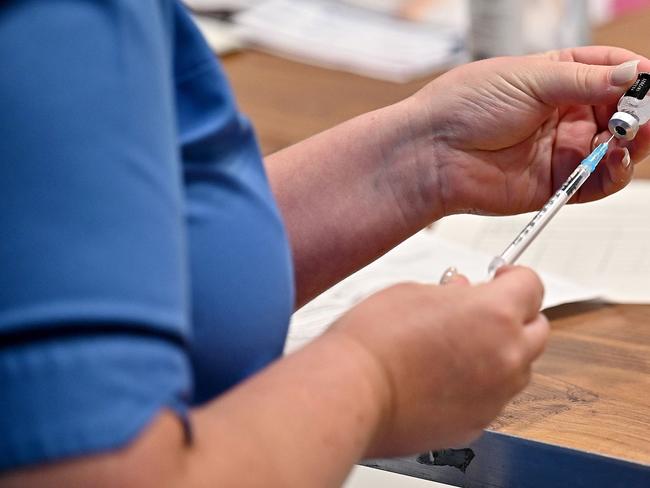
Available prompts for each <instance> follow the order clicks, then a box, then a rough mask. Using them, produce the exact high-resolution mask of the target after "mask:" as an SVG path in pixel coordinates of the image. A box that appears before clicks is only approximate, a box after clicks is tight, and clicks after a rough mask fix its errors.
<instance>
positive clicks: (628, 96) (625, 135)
mask: <svg viewBox="0 0 650 488" xmlns="http://www.w3.org/2000/svg"><path fill="white" fill-rule="evenodd" d="M649 94H650V73H641V74H639V76H638V78H637V81H636V83H634V85H633V86H632V87H631V88H630V89H629V90H628V91H627V92H626V93H625V95H624V96H623V97H622V98H621V100H620V101H619V104H618V109H619V111H618V112H616V113H615V114H614V115H613V116H612V118H611V119H610V121H609V130H610V131H611V133H612V137H610V138H609V140H608V141H607V142H604V143H602V144H600V145H599V146H597V147H596V149H594V150H593V151H592V153H591V154H590V155H589V156H587V157H586V158H585V159H584V161H582V163H580V164H579V165H578V167H577V168H576V169H575V171H574V172H573V173H572V174H571V176H569V178H568V179H567V180H566V181H565V182H564V184H563V185H562V186H561V187H560V189H559V190H558V191H557V192H556V193H555V195H553V196H552V197H551V199H550V200H549V201H548V202H546V205H544V207H542V209H541V210H540V211H539V212H538V213H537V214H536V215H535V217H533V219H532V220H531V221H530V222H529V223H528V225H527V226H526V227H524V229H523V230H522V231H521V232H520V233H519V235H518V236H517V237H516V238H515V240H514V241H512V243H511V244H510V245H509V246H508V247H507V248H506V250H505V251H503V252H502V253H501V255H499V256H497V257H495V258H494V259H493V260H492V262H491V263H490V266H489V267H488V274H489V276H490V278H491V277H493V276H494V273H496V271H497V270H498V269H499V268H500V267H502V266H505V265H508V264H513V263H514V262H515V261H516V260H517V259H518V258H519V256H521V255H522V253H523V252H524V251H525V250H526V249H527V248H528V246H529V245H530V244H531V243H532V242H533V240H534V239H535V237H537V235H538V234H539V233H540V232H541V231H542V229H544V227H546V225H547V224H548V223H549V222H550V221H551V219H552V218H553V217H554V216H555V214H556V213H557V212H558V211H559V210H560V209H561V208H562V207H563V206H564V205H565V204H566V203H567V202H568V201H569V200H570V199H571V197H572V196H573V195H574V194H575V193H576V192H577V191H578V189H579V188H580V187H581V186H582V185H583V183H584V182H585V181H587V179H588V178H589V175H591V173H592V172H593V171H594V170H595V169H596V166H598V163H600V161H601V160H602V159H603V158H604V157H605V155H606V154H607V150H608V149H609V143H610V142H611V141H612V139H614V137H617V138H619V139H624V140H627V141H630V140H632V139H634V137H635V136H636V134H637V131H638V130H639V126H640V125H643V124H645V123H647V122H648V120H649V119H650V96H649Z"/></svg>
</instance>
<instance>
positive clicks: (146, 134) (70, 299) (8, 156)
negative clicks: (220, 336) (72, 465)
mask: <svg viewBox="0 0 650 488" xmlns="http://www.w3.org/2000/svg"><path fill="white" fill-rule="evenodd" d="M173 12H174V3H173V2H172V1H171V0H169V1H165V0H137V1H131V0H111V1H108V0H96V1H92V0H61V1H57V2H48V1H36V0H21V1H9V2H3V3H2V5H1V6H0V59H2V75H1V76H0V96H1V97H2V110H0V157H1V158H2V164H0V233H1V235H2V237H1V238H0V263H1V264H0V268H1V269H0V433H1V435H0V470H2V469H8V468H11V467H17V466H20V465H27V464H32V463H40V462H44V461H47V460H53V459H60V458H61V457H65V456H73V455H80V454H87V453H90V452H95V451H99V450H106V449H111V448H116V447H118V446H121V445H123V444H124V443H125V442H127V441H128V440H129V439H132V438H134V436H135V435H136V434H137V433H138V432H139V431H141V429H143V428H144V426H145V425H146V424H147V423H148V422H149V421H151V419H152V418H153V415H154V414H155V412H157V411H159V410H160V409H161V408H173V409H177V410H178V409H182V408H183V404H184V402H185V401H186V400H187V398H188V397H189V395H190V389H191V386H190V384H191V373H190V368H189V365H188V359H187V358H186V353H185V349H184V348H185V344H186V343H187V341H188V334H189V324H188V318H187V316H188V308H189V306H188V303H187V301H188V298H187V292H186V289H187V288H188V283H187V282H188V278H187V276H186V275H187V272H186V262H185V261H186V250H185V237H184V231H183V226H184V224H183V218H184V215H183V213H184V210H183V199H182V190H181V188H182V184H181V175H180V169H179V166H180V165H179V158H178V149H177V147H178V146H177V132H176V119H175V97H174V82H173V74H172V71H173V66H172V59H173V54H172V53H171V51H172V47H173V42H174V41H173V37H174V28H173V15H174V14H173Z"/></svg>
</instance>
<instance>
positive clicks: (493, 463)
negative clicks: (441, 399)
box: [364, 431, 650, 488]
mask: <svg viewBox="0 0 650 488" xmlns="http://www.w3.org/2000/svg"><path fill="white" fill-rule="evenodd" d="M364 464H365V465H366V466H370V467H374V468H378V469H382V470H386V471H393V472H396V473H401V474H405V475H408V476H413V477H415V478H421V479H425V480H431V481H438V482H440V483H446V484H449V485H452V486H459V487H463V488H478V487H489V488H551V487H553V488H555V487H567V488H568V487H570V488H599V487H603V488H619V487H620V488H650V465H647V464H639V463H632V462H629V461H624V460H621V459H616V458H611V457H607V456H601V455H597V454H591V453H587V452H584V451H578V450H574V449H568V448H565V447H560V446H554V445H551V444H544V443H541V442H535V441H530V440H526V439H522V438H519V437H513V436H509V435H505V434H500V433H498V432H490V431H487V432H485V434H484V435H483V436H482V437H481V438H480V439H479V440H477V441H476V442H474V443H473V444H472V445H471V446H469V447H468V448H467V449H459V450H447V451H443V452H442V453H441V454H438V455H434V456H430V455H429V454H428V453H425V454H422V455H421V456H414V457H409V458H398V459H381V460H369V461H366V462H365V463H364Z"/></svg>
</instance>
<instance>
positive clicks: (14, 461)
mask: <svg viewBox="0 0 650 488" xmlns="http://www.w3.org/2000/svg"><path fill="white" fill-rule="evenodd" d="M0 60H2V74H1V75H0V100H1V103H0V158H1V160H2V161H1V164H0V236H1V237H0V486H2V487H9V486H20V487H31V486H57V487H58V486H93V487H104V486H120V487H129V486H133V487H148V486H155V487H158V486H184V487H192V486H265V487H270V486H286V487H289V486H300V487H303V486H310V487H320V486H323V487H329V486H337V485H340V484H341V482H342V481H343V480H344V479H345V477H346V475H347V473H348V472H349V470H350V469H351V466H352V465H353V464H354V463H355V462H358V461H359V460H360V459H362V458H364V457H380V456H394V455H400V454H406V453H413V452H417V451H421V450H425V449H432V448H442V447H445V446H449V445H458V444H461V443H464V442H467V441H469V440H471V439H473V438H474V437H476V436H477V435H478V433H479V432H480V431H481V429H482V428H483V427H485V426H486V425H487V424H488V423H489V422H490V421H491V420H492V419H493V418H494V417H495V416H496V415H497V414H498V413H499V411H500V410H501V408H502V407H503V406H504V404H505V403H506V402H507V401H508V400H509V399H510V398H511V397H512V396H513V395H514V394H516V393H517V392H518V391H520V390H521V389H522V388H523V387H524V385H525V384H526V383H527V381H528V378H529V376H530V366H531V363H532V362H533V361H534V360H535V358H537V357H538V356H539V354H540V353H541V352H542V349H543V346H544V343H545V340H546V337H547V334H548V324H547V322H546V320H545V319H544V317H543V316H542V315H541V314H540V313H539V309H540V304H541V299H542V293H543V290H542V285H541V284H540V281H539V278H538V277H537V276H536V275H535V274H534V273H533V272H532V271H530V270H528V269H525V268H520V267H513V268H509V269H505V270H502V272H500V273H499V275H498V276H497V277H496V279H495V280H493V281H492V282H490V283H487V284H482V285H478V286H471V285H470V284H469V283H468V282H467V280H466V279H465V278H464V277H463V276H461V275H456V276H454V275H453V274H452V273H449V274H448V278H449V279H447V282H448V283H447V285H446V286H431V285H420V284H401V285H397V286H393V287H391V288H389V289H386V290H383V291H381V292H379V293H377V294H375V295H373V296H372V297H370V298H369V299H367V300H365V301H363V302H362V303H361V304H359V305H358V306H356V307H355V308H353V309H352V310H351V311H350V312H349V313H347V314H346V315H344V316H343V317H342V318H341V319H340V320H338V321H337V322H336V323H335V324H334V325H333V326H332V328H331V329H330V330H329V331H328V332H327V333H325V334H324V335H323V336H322V337H321V338H319V339H317V340H315V341H314V342H313V343H311V344H310V345H308V346H306V347H304V348H303V349H301V350H300V351H298V352H296V353H294V354H291V355H289V356H287V357H284V358H281V355H282V350H283V344H284V341H285V336H286V333H287V326H288V322H289V317H290V315H291V313H292V311H293V310H294V309H295V308H296V307H299V306H301V305H302V304H304V303H305V302H307V301H308V300H310V299H311V298H313V297H314V296H316V295H317V294H319V293H320V292H322V291H323V290H325V289H327V288H328V287H330V286H331V285H333V284H334V283H336V282H338V281H339V280H341V279H342V278H344V277H345V276H347V275H349V274H350V273H352V272H353V271H355V270H357V269H359V268H360V267H362V266H364V265H365V264H367V263H369V262H370V261H372V260H373V259H375V258H377V257H378V256H380V255H381V254H382V253H384V252H385V251H387V250H388V249H390V248H391V247H393V246H395V245H396V244H398V243H399V242H401V241H402V240H404V239H405V238H407V237H408V236H410V235H412V234H413V233H415V232H417V231H418V230H419V229H421V228H423V227H424V226H426V225H428V224H430V223H431V222H433V221H435V220H438V219H440V218H442V217H444V216H445V215H450V214H454V213H461V212H475V213H484V214H515V213H520V212H525V211H530V210H534V209H537V208H539V207H540V206H541V205H542V204H543V203H544V202H545V200H546V199H547V198H549V196H550V194H551V192H552V191H553V189H554V188H555V187H556V186H557V185H558V183H559V182H561V181H563V180H564V179H565V178H566V177H567V175H568V174H569V173H570V172H571V171H572V169H573V168H574V167H575V165H576V164H577V163H578V161H579V160H580V159H581V157H582V156H583V155H584V154H586V153H587V152H589V150H590V149H591V146H592V143H593V142H594V136H597V138H598V137H601V138H602V136H603V135H604V133H605V131H606V124H607V119H608V117H609V115H610V114H611V113H612V111H613V108H614V104H615V102H616V101H617V99H618V98H619V97H620V95H621V94H622V93H623V91H624V90H625V88H626V87H627V86H629V85H630V84H631V83H632V81H633V80H634V79H635V77H636V73H637V71H639V70H641V71H650V61H649V60H647V59H645V58H642V57H641V56H638V55H636V54H634V53H631V52H628V51H625V50H622V49H616V48H607V47H586V48H580V49H572V50H564V51H559V52H553V53H548V54H545V55H540V56H530V57H519V58H498V59H491V60H487V61H482V62H478V63H472V64H468V65H465V66H461V67H459V68H456V69H454V70H452V71H450V72H449V73H447V74H445V75H443V76H441V77H439V78H437V79H436V80H435V81H433V82H431V83H429V84H428V85H427V86H426V87H425V88H423V89H422V90H420V91H419V92H417V93H415V94H414V95H412V96H411V97H409V98H407V99H405V100H403V101H402V102H400V103H397V104H395V105H392V106H389V107H385V108H382V109H379V110H377V111H374V112H371V113H368V114H365V115H362V116H360V117H357V118H355V119H353V120H350V121H348V122H346V123H344V124H342V125H340V126H337V127H334V128H333V129H331V130H328V131H326V132H323V133H322V134H319V135H316V136H314V137H312V138H310V139H308V140H306V141H304V142H301V143H299V144H296V145H295V146H292V147H289V148H287V149H285V150H283V151H280V152H279V153H277V154H273V155H271V156H269V157H267V158H265V160H262V157H261V156H260V152H259V149H258V146H257V143H256V140H255V136H254V133H253V130H252V128H251V126H250V123H249V121H248V120H247V119H246V118H245V117H244V116H242V114H241V113H240V112H239V111H238V109H237V106H236V105H235V102H234V100H233V97H232V93H231V91H230V88H229V87H228V84H227V82H226V80H225V78H224V75H223V73H222V71H221V68H220V67H219V65H218V63H217V62H216V61H215V59H214V56H213V54H212V53H211V52H210V51H209V49H208V48H207V47H206V44H205V42H204V41H203V39H202V38H201V36H200V35H199V34H198V32H197V30H196V29H195V27H194V25H193V24H192V22H191V20H190V18H189V17H188V15H187V13H186V12H185V10H184V9H183V7H182V6H181V5H180V4H179V3H178V2H177V1H174V0H139V1H128V0H102V1H99V0H66V1H61V2H52V1H37V0H20V1H18V0H9V1H6V2H2V4H1V5H0ZM649 136H650V130H648V128H643V129H642V131H641V132H640V133H639V135H638V136H637V138H636V140H635V142H633V143H631V144H630V145H628V146H627V147H625V148H623V147H622V146H617V147H616V148H615V149H614V150H611V151H610V154H609V157H608V159H607V161H606V163H605V164H603V165H601V166H600V167H599V168H598V170H597V172H596V173H595V176H594V177H593V178H592V179H591V180H590V181H589V182H588V183H587V184H586V185H585V187H583V189H582V190H581V193H580V195H579V198H578V200H579V201H589V200H594V199H598V198H601V197H604V196H606V195H609V194H611V193H614V192H616V191H617V190H619V189H621V188H623V187H624V186H625V185H626V184H627V183H628V182H629V180H630V178H631V175H632V171H633V165H632V164H630V161H631V160H634V161H640V160H641V159H643V158H644V157H645V156H646V155H647V154H648V153H649V152H650V147H649V144H650V137H649ZM601 140H602V139H601Z"/></svg>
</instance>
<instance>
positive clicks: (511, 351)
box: [500, 347, 525, 371]
mask: <svg viewBox="0 0 650 488" xmlns="http://www.w3.org/2000/svg"><path fill="white" fill-rule="evenodd" d="M524 361H525V355H524V351H523V350H522V348H520V347H508V348H506V349H504V350H503V351H502V352H501V355H500V362H501V367H502V368H503V369H504V371H518V370H520V369H521V368H522V366H523V364H524Z"/></svg>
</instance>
